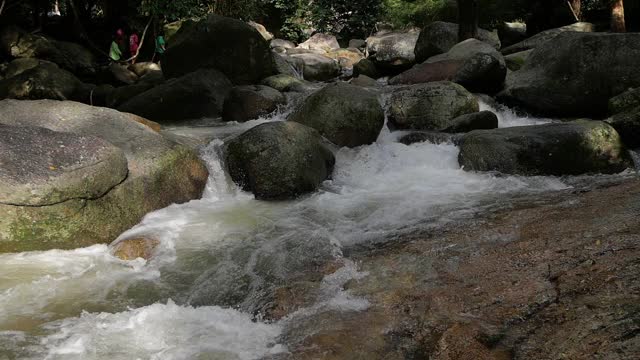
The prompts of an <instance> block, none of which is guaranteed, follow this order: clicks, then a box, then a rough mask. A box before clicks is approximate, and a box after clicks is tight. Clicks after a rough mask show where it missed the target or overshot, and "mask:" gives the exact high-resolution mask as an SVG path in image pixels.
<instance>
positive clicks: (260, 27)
mask: <svg viewBox="0 0 640 360" xmlns="http://www.w3.org/2000/svg"><path fill="white" fill-rule="evenodd" d="M247 24H249V25H250V26H251V27H253V28H254V29H256V30H258V32H259V33H260V35H262V37H263V38H264V39H265V40H267V41H271V40H272V39H273V34H272V33H270V32H269V31H268V30H267V28H266V27H264V25H262V24H258V23H257V22H255V21H249V22H247Z"/></svg>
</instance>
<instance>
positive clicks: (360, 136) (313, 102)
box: [288, 82, 384, 147]
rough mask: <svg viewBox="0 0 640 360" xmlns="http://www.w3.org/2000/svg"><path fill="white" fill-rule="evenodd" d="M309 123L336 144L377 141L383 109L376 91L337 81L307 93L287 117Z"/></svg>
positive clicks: (305, 123)
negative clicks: (304, 98) (309, 94)
mask: <svg viewBox="0 0 640 360" xmlns="http://www.w3.org/2000/svg"><path fill="white" fill-rule="evenodd" d="M288 120H289V121H295V122H298V123H300V124H304V125H307V126H310V127H312V128H314V129H316V130H318V132H320V134H321V135H322V136H324V137H326V138H327V139H329V141H331V142H333V143H334V144H336V145H338V146H348V147H355V146H360V145H365V144H371V143H373V142H375V141H376V139H377V138H378V135H379V134H380V130H382V127H383V126H384V110H383V109H382V106H381V105H380V102H379V101H378V96H377V94H376V93H375V92H373V91H370V90H367V89H364V88H362V87H360V86H356V85H352V84H348V83H344V82H338V83H334V84H329V85H327V86H325V87H324V88H322V89H320V90H318V91H317V92H315V93H314V94H312V95H311V96H309V97H308V98H307V99H306V100H305V101H304V103H303V104H302V105H301V106H300V107H298V109H297V110H296V111H294V112H293V113H292V114H291V115H290V116H289V118H288Z"/></svg>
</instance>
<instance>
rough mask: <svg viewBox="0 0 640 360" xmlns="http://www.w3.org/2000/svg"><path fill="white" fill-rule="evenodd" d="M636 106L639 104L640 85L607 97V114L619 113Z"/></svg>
mask: <svg viewBox="0 0 640 360" xmlns="http://www.w3.org/2000/svg"><path fill="white" fill-rule="evenodd" d="M638 106H640V87H638V88H635V89H629V90H627V91H625V92H623V93H622V94H620V95H617V96H614V97H612V98H611V99H609V114H611V115H615V114H619V113H621V112H624V111H628V110H632V109H634V108H636V107H638Z"/></svg>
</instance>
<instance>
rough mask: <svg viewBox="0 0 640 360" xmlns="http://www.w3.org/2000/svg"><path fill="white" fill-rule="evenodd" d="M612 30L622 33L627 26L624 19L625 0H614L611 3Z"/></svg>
mask: <svg viewBox="0 0 640 360" xmlns="http://www.w3.org/2000/svg"><path fill="white" fill-rule="evenodd" d="M611 31H613V32H617V33H622V32H626V31H627V28H626V26H625V21H624V2H623V0H613V2H612V4H611Z"/></svg>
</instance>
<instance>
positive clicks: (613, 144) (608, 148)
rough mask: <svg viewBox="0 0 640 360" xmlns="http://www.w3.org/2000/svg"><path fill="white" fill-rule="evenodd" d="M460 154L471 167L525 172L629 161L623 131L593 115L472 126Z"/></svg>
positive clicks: (621, 165)
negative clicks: (507, 125)
mask: <svg viewBox="0 0 640 360" xmlns="http://www.w3.org/2000/svg"><path fill="white" fill-rule="evenodd" d="M458 160H459V162H460V165H461V166H463V168H464V169H465V170H475V171H499V172H502V173H505V174H519V175H579V174H585V173H605V174H612V173H618V172H621V171H623V170H625V169H626V168H627V167H628V166H629V161H628V158H627V151H626V150H625V146H624V145H623V143H622V139H621V138H620V135H618V133H617V132H616V130H615V129H614V128H613V127H611V126H609V125H608V124H606V123H604V122H602V121H593V120H577V121H572V122H567V123H555V124H545V125H535V126H520V127H512V128H502V129H495V130H476V131H472V132H469V133H467V134H465V135H464V136H463V137H462V140H461V142H460V155H459V158H458Z"/></svg>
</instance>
